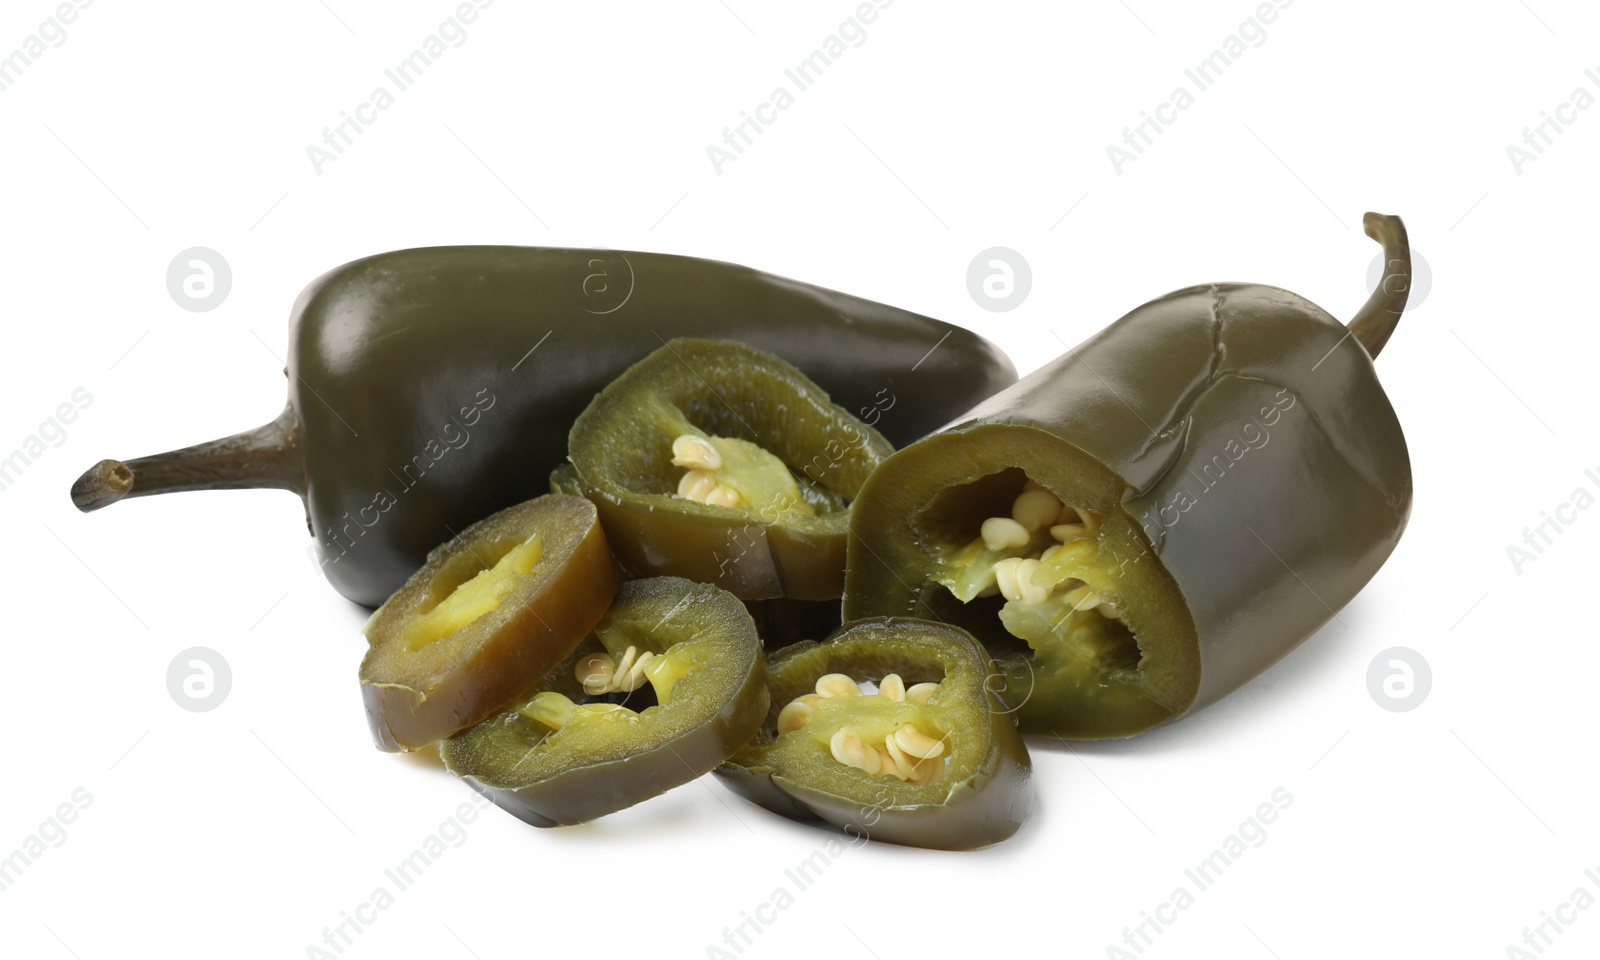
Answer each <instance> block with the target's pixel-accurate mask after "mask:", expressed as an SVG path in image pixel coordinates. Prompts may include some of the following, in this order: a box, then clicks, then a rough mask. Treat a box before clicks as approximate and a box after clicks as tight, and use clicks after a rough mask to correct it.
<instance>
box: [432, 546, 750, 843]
mask: <svg viewBox="0 0 1600 960" xmlns="http://www.w3.org/2000/svg"><path fill="white" fill-rule="evenodd" d="M766 679H767V670H766V658H765V656H764V655H763V653H762V651H761V640H760V638H759V637H757V635H756V629H755V624H754V623H753V622H752V621H751V619H750V615H749V614H748V613H747V612H746V611H745V608H744V606H743V604H741V603H740V602H739V600H738V599H737V598H736V597H734V596H733V595H732V594H729V593H728V592H727V591H725V590H721V589H719V588H717V587H713V586H710V585H708V584H701V583H693V582H691V581H688V580H683V579H680V578H677V577H656V578H652V579H646V580H630V581H628V582H626V583H624V584H623V585H622V587H621V589H620V590H618V592H617V598H616V602H615V603H614V604H613V605H612V607H611V609H610V610H608V611H607V612H606V614H605V616H604V617H603V618H601V620H600V622H599V624H598V625H597V626H596V627H595V629H594V633H593V635H592V636H591V637H590V638H589V639H588V640H586V641H585V642H584V643H583V644H582V645H580V646H579V647H578V649H577V650H575V651H574V652H573V653H572V655H571V656H569V657H568V658H567V659H566V660H565V661H564V662H563V663H562V664H560V665H559V666H558V667H556V669H554V670H553V671H551V672H550V673H549V674H548V675H547V676H545V677H544V679H542V680H541V681H539V683H538V684H536V685H535V686H534V688H533V689H532V690H530V691H527V692H526V693H525V694H524V695H522V696H520V697H518V698H517V699H515V700H514V701H512V703H511V705H510V706H509V707H507V708H506V709H504V710H502V711H500V712H499V713H497V714H496V715H494V716H492V717H489V718H488V719H486V720H484V721H483V722H482V723H479V724H477V725H476V726H474V727H472V728H470V729H468V730H464V731H462V732H461V733H459V734H457V735H455V736H454V737H451V738H450V739H449V740H446V741H445V743H444V745H443V746H442V747H441V749H440V753H441V755H442V756H443V758H444V762H445V765H446V766H447V767H448V768H449V769H450V770H451V772H453V773H455V774H456V775H457V776H459V777H461V778H462V779H464V780H466V781H467V783H469V784H470V785H471V786H472V788H473V789H475V790H477V791H478V792H479V793H482V794H483V795H485V796H487V797H488V798H489V799H490V800H492V801H493V802H494V803H495V804H496V805H498V806H500V807H501V808H503V809H505V810H506V811H508V812H510V813H511V814H513V815H514V816H516V817H518V818H520V819H522V820H525V821H527V822H528V823H531V824H534V825H535V826H540V827H551V826H558V825H562V824H573V823H582V822H584V821H586V820H592V819H594V818H595V817H600V816H604V815H605V814H608V813H612V812H614V811H617V810H621V809H623V808H624V807H629V806H632V805H633V804H636V803H638V802H640V801H642V800H647V799H649V798H650V797H653V796H656V795H657V794H660V793H663V792H665V791H666V790H668V789H671V788H672V787H675V786H678V785H680V784H684V783H688V782H689V781H691V780H693V779H695V778H696V777H699V776H700V775H702V774H704V773H706V772H707V771H709V770H711V769H712V768H713V767H715V766H716V765H717V764H719V763H721V762H722V761H723V760H724V759H726V758H727V757H728V756H729V755H730V754H732V753H733V752H734V751H735V750H737V749H738V748H740V747H741V746H743V745H744V744H746V743H748V742H749V741H750V739H751V738H752V737H753V736H755V733H756V730H757V728H759V727H760V725H761V722H762V720H763V718H764V717H765V716H766V714H767V705H768V693H767V685H766Z"/></svg>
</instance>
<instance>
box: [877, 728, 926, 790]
mask: <svg viewBox="0 0 1600 960" xmlns="http://www.w3.org/2000/svg"><path fill="white" fill-rule="evenodd" d="M878 749H879V750H882V751H883V757H884V759H885V760H887V761H888V763H887V764H886V766H885V769H884V771H883V772H884V773H885V774H892V775H894V776H896V777H899V778H900V779H901V780H910V779H911V778H912V777H915V776H916V775H917V761H916V758H915V757H910V756H907V755H906V752H905V751H904V750H902V749H900V746H899V744H897V743H895V742H894V737H889V738H888V739H887V740H885V741H883V746H881V747H879V748H878Z"/></svg>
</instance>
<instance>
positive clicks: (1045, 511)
mask: <svg viewBox="0 0 1600 960" xmlns="http://www.w3.org/2000/svg"><path fill="white" fill-rule="evenodd" d="M1060 513H1061V501H1060V500H1057V499H1056V495H1055V494H1053V493H1051V492H1050V491H1048V490H1028V491H1026V492H1024V493H1022V494H1020V495H1018V497H1017V499H1015V500H1013V501H1012V502H1011V519H1013V520H1015V521H1017V522H1018V523H1020V524H1022V526H1023V527H1025V528H1027V530H1028V532H1029V533H1032V532H1033V531H1035V530H1038V529H1041V528H1043V527H1048V526H1050V524H1051V523H1052V522H1053V521H1054V520H1055V519H1056V517H1057V516H1059V515H1060Z"/></svg>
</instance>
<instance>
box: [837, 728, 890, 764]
mask: <svg viewBox="0 0 1600 960" xmlns="http://www.w3.org/2000/svg"><path fill="white" fill-rule="evenodd" d="M828 749H829V750H830V751H831V752H832V753H833V759H835V760H837V761H839V762H840V763H842V764H844V765H845V766H848V767H855V768H856V769H857V770H861V771H864V772H866V773H870V774H877V772H878V770H879V769H880V768H881V767H882V766H883V761H882V759H881V758H880V757H879V756H878V751H877V750H875V749H873V748H872V747H869V746H867V745H866V743H864V742H863V741H862V739H861V735H860V734H858V733H856V732H855V731H854V730H852V729H850V728H849V727H843V728H840V729H839V730H837V731H835V732H834V734H833V739H831V740H829V741H828Z"/></svg>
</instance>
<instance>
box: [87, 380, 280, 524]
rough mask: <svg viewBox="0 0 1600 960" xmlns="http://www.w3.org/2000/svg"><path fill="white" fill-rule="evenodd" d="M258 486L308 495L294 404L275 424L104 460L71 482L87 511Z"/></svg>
mask: <svg viewBox="0 0 1600 960" xmlns="http://www.w3.org/2000/svg"><path fill="white" fill-rule="evenodd" d="M259 487H265V488H271V489H276V490H292V491H294V492H295V493H297V494H299V495H300V498H301V499H302V500H304V499H305V496H306V465H305V456H304V452H303V451H302V450H301V447H300V421H299V419H298V418H297V417H296V416H295V412H294V407H293V406H292V405H288V406H285V407H284V408H283V412H282V413H280V414H278V418H277V419H276V420H273V421H272V422H271V423H268V424H264V425H262V426H260V427H257V428H256V429H254V430H247V431H245V432H244V433H236V434H234V435H233V436H231V437H223V438H222V439H220V440H212V441H210V442H207V443H197V444H195V445H194V446H192V447H184V448H183V449H182V450H173V451H171V452H169V453H158V454H156V455H155V456H151V457H140V458H139V459H137V460H129V461H127V462H126V463H124V462H123V461H121V460H102V461H100V462H99V463H97V464H95V465H94V466H92V467H90V468H89V469H88V470H85V471H84V473H83V476H81V477H79V478H78V479H77V481H76V482H74V483H73V484H72V502H73V504H74V505H75V506H76V507H77V508H78V509H79V510H82V511H83V512H84V513H88V512H90V511H92V510H99V509H100V508H101V507H105V506H110V505H111V504H113V503H116V502H117V501H118V500H122V499H124V498H127V497H148V496H151V495H153V494H157V493H181V492H183V491H185V490H244V489H252V488H259Z"/></svg>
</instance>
